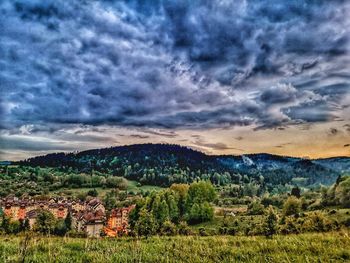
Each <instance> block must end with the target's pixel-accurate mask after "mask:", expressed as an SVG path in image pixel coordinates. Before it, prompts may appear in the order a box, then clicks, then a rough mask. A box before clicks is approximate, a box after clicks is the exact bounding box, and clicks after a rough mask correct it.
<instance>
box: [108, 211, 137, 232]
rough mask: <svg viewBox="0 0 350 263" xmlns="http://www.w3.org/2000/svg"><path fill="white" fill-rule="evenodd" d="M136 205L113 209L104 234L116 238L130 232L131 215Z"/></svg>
mask: <svg viewBox="0 0 350 263" xmlns="http://www.w3.org/2000/svg"><path fill="white" fill-rule="evenodd" d="M134 208H135V205H132V206H129V207H123V208H118V209H113V210H112V211H111V213H110V216H109V218H108V220H107V225H106V227H105V229H104V232H105V234H106V235H107V236H110V237H115V236H118V235H122V234H128V232H129V213H130V211H131V210H132V209H134Z"/></svg>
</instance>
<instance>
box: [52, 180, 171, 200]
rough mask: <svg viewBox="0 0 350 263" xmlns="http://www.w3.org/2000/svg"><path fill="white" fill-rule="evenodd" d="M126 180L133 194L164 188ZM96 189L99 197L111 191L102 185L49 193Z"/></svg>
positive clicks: (57, 192)
mask: <svg viewBox="0 0 350 263" xmlns="http://www.w3.org/2000/svg"><path fill="white" fill-rule="evenodd" d="M127 181H128V188H127V190H128V192H134V193H135V194H137V193H140V192H141V191H144V192H146V191H159V190H162V189H164V188H162V187H159V186H154V185H141V186H139V185H138V182H137V181H132V180H127ZM93 189H96V190H97V192H98V196H99V197H103V196H105V195H106V193H107V192H108V191H111V190H112V189H111V188H102V187H95V188H94V187H81V188H61V189H59V190H55V191H52V192H51V194H54V195H57V194H59V193H64V192H70V193H72V194H75V195H77V194H79V193H87V192H88V191H89V190H93Z"/></svg>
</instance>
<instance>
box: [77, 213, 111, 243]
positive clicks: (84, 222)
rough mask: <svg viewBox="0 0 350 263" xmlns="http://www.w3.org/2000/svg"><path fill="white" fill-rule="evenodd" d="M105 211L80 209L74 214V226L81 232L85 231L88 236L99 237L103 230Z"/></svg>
mask: <svg viewBox="0 0 350 263" xmlns="http://www.w3.org/2000/svg"><path fill="white" fill-rule="evenodd" d="M104 223H105V213H104V212H103V211H102V210H101V209H99V210H96V211H91V210H85V211H80V212H77V213H75V214H73V216H72V226H73V228H74V229H75V230H77V231H79V232H85V233H86V235H87V236H88V237H99V236H100V235H101V233H102V231H103V227H104Z"/></svg>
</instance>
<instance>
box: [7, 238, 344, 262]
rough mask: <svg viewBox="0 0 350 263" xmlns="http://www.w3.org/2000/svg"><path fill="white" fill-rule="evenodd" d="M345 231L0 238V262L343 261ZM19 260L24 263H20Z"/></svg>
mask: <svg viewBox="0 0 350 263" xmlns="http://www.w3.org/2000/svg"><path fill="white" fill-rule="evenodd" d="M349 234H350V233H349V232H348V231H345V232H344V231H342V232H334V233H325V234H302V235H290V236H276V237H274V238H273V239H266V238H264V237H239V236H237V237H232V236H211V237H198V236H188V237H186V236H177V237H151V238H148V239H141V240H138V239H132V238H120V239H72V238H40V237H33V238H31V239H30V240H29V242H28V244H27V246H25V245H24V237H0V262H4V263H5V262H45V263H46V262H349V261H350V237H349ZM23 258H24V261H23Z"/></svg>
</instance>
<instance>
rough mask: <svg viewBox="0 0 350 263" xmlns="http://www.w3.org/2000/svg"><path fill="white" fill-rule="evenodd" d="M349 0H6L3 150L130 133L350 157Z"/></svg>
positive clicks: (8, 153) (0, 22)
mask: <svg viewBox="0 0 350 263" xmlns="http://www.w3.org/2000/svg"><path fill="white" fill-rule="evenodd" d="M349 38H350V1H342V0H333V1H326V0H320V1H306V0H294V1H284V0H272V1H261V0H259V1H258V0H251V1H249V0H235V1H234V0H210V1H208V0H202V1H201V0H197V1H185V0H177V1H175V0H129V1H126V0H125V1H122V0H120V1H112V0H108V1H107V0H105V1H102V0H101V1H86V0H70V1H57V0H16V1H12V0H2V1H0V160H19V159H23V158H27V157H31V156H35V155H39V154H45V153H50V152H57V151H76V150H86V149H91V148H102V147H110V146H117V145H125V144H133V143H148V142H153V143H176V144H181V145H186V146H189V147H192V148H195V149H198V150H201V151H204V152H206V153H208V154H246V153H258V152H267V153H274V154H280V155H289V156H299V157H310V158H320V157H331V156H350V56H349V52H350V39H349Z"/></svg>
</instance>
